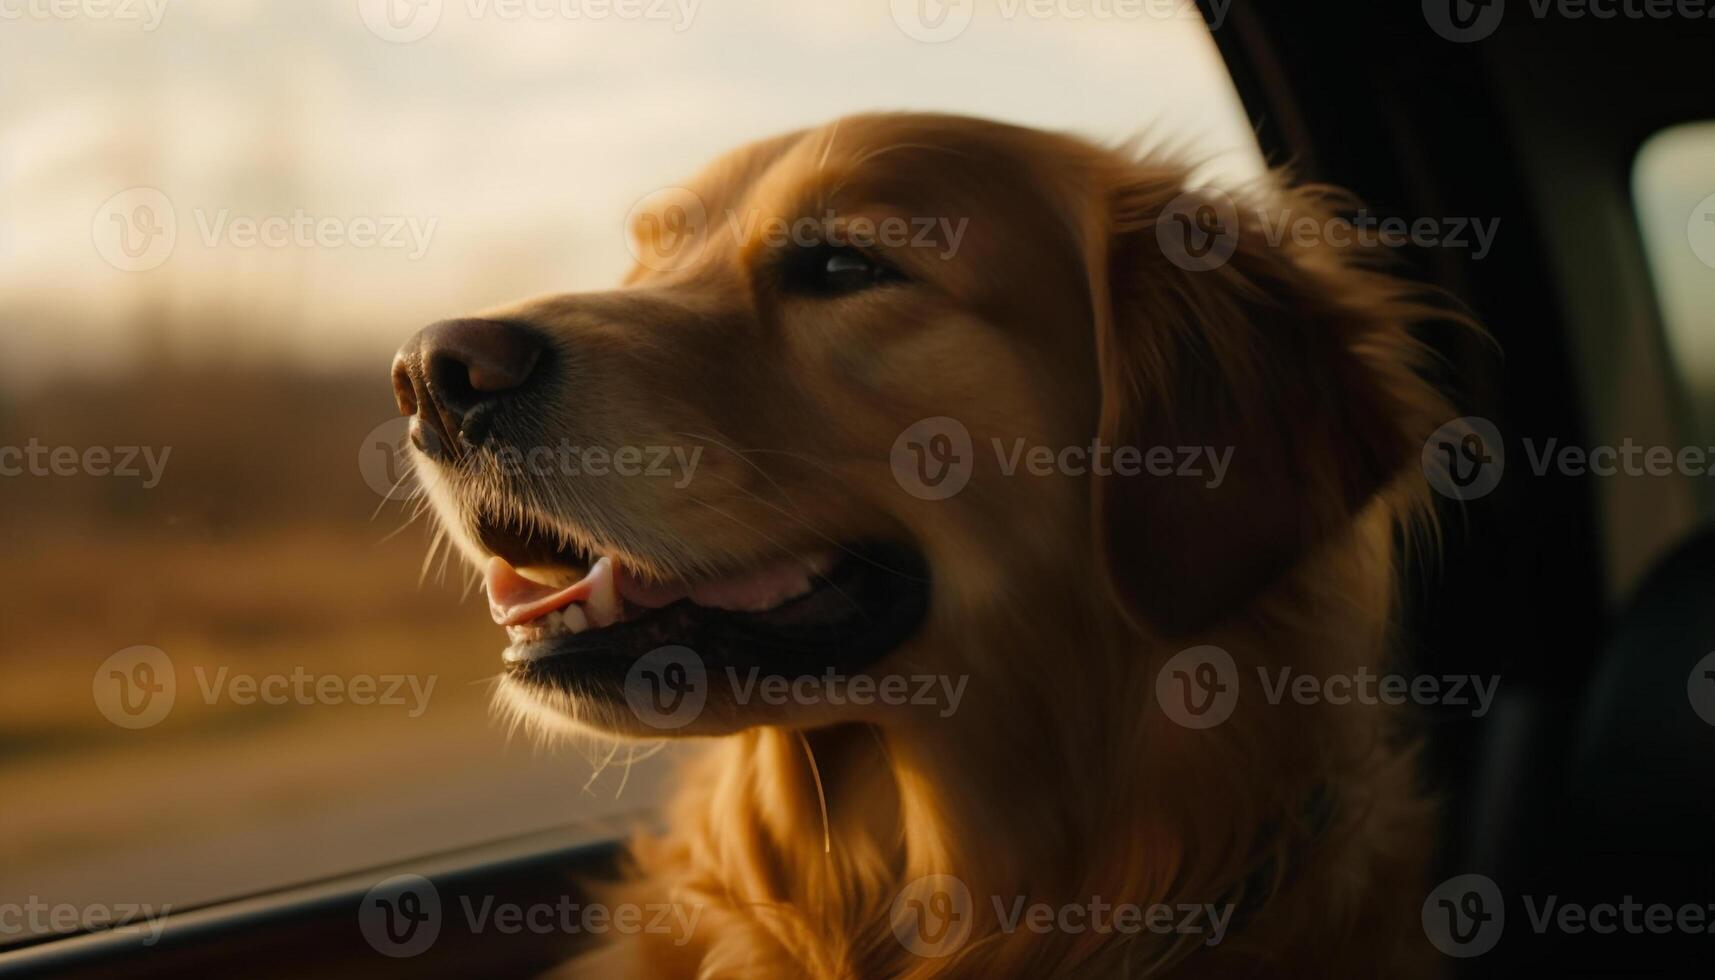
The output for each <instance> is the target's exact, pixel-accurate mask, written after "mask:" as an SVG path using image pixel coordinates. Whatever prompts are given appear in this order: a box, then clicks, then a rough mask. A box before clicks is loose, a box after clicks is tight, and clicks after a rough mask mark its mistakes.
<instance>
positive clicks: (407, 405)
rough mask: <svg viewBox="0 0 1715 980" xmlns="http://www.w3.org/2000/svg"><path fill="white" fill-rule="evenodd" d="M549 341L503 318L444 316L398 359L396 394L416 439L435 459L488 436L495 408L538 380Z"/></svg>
mask: <svg viewBox="0 0 1715 980" xmlns="http://www.w3.org/2000/svg"><path fill="white" fill-rule="evenodd" d="M547 346H548V341H547V338H546V337H545V336H543V335H542V334H541V333H539V332H537V331H536V330H534V329H532V328H530V327H528V326H525V325H524V324H520V323H513V322H510V321H504V320H483V319H462V320H442V321H441V322H439V323H434V324H430V325H429V326H427V327H424V328H423V329H422V330H420V331H418V333H417V335H416V336H414V337H412V338H411V339H410V340H408V341H406V342H405V345H404V346H403V347H401V348H399V352H398V353H397V354H395V355H394V357H393V394H394V397H395V398H396V399H397V400H398V402H399V411H400V413H401V414H404V415H407V416H411V417H412V419H411V428H410V432H411V442H412V444H413V445H415V446H416V447H417V448H418V449H420V450H422V451H423V452H424V453H426V454H428V455H429V456H431V457H434V458H436V459H443V460H444V459H448V458H451V457H454V456H456V455H458V453H459V451H460V447H461V445H476V444H479V443H481V442H482V439H483V434H484V431H485V430H486V428H487V421H488V419H489V416H491V415H492V409H493V408H495V407H496V406H497V405H498V404H499V403H500V402H502V401H504V400H505V399H506V398H509V397H514V396H516V395H517V394H519V393H521V392H522V391H524V390H525V389H527V388H528V387H529V386H530V384H531V383H532V382H533V381H537V380H539V378H540V376H541V374H542V371H543V365H542V360H543V353H544V351H546V349H547Z"/></svg>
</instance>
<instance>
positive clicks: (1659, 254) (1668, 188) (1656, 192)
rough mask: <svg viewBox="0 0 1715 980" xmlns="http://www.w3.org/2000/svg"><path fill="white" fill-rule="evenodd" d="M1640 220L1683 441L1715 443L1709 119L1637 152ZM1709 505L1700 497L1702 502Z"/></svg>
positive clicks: (1714, 202) (1714, 239)
mask: <svg viewBox="0 0 1715 980" xmlns="http://www.w3.org/2000/svg"><path fill="white" fill-rule="evenodd" d="M1632 190H1633V195H1634V197H1635V198H1636V201H1637V209H1638V223H1639V225H1640V226H1641V228H1642V229H1643V238H1644V248H1645V251H1646V253H1647V254H1648V256H1649V265H1650V274H1651V277H1652V278H1653V280H1654V282H1655V288H1656V294H1657V300H1658V302H1659V304H1660V308H1661V316H1662V323H1663V326H1664V328H1665V329H1666V332H1667V344H1668V349H1669V352H1670V354H1671V356H1672V358H1673V363H1674V367H1675V369H1676V371H1677V373H1678V376H1679V379H1680V383H1681V387H1682V390H1683V392H1684V396H1685V402H1686V406H1685V407H1686V410H1687V411H1688V412H1689V414H1690V418H1689V419H1688V420H1687V421H1688V423H1689V424H1690V425H1691V426H1692V431H1691V432H1690V433H1688V436H1690V438H1688V440H1687V441H1688V442H1696V443H1697V444H1699V445H1712V444H1715V443H1712V442H1711V440H1715V122H1702V123H1694V124H1691V125H1685V126H1676V127H1674V128H1673V129H1669V130H1667V131H1665V132H1662V133H1660V134H1658V135H1656V136H1655V137H1654V138H1652V139H1651V140H1650V141H1649V142H1648V143H1646V144H1644V147H1643V149H1642V150H1641V151H1639V153H1638V158H1637V165H1636V167H1635V168H1634V171H1633V175H1632ZM1708 503H1709V499H1708V497H1707V495H1705V505H1707V504H1708Z"/></svg>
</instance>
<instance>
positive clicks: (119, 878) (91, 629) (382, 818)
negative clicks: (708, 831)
mask: <svg viewBox="0 0 1715 980" xmlns="http://www.w3.org/2000/svg"><path fill="white" fill-rule="evenodd" d="M394 414H395V413H394V409H393V407H392V404H391V398H390V396H389V393H388V390H387V385H386V381H385V375H384V371H383V370H381V369H377V370H376V371H374V372H370V373H366V374H361V375H349V376H336V375H295V374H282V373H270V372H266V371H259V370H242V369H240V370H232V369H225V370H206V369H198V368H194V367H187V366H183V365H178V364H175V363H172V362H171V361H168V360H157V361H156V362H155V363H151V364H149V365H148V366H147V368H146V369H145V370H141V371H138V372H136V373H134V374H128V375H127V376H126V377H124V378H122V379H109V380H95V379H85V380H81V381H57V382H55V383H52V384H44V385H39V386H37V387H36V388H35V389H34V390H33V391H31V392H24V393H16V392H15V393H13V394H11V395H10V396H7V395H0V446H7V445H24V444H26V443H27V442H28V441H29V440H30V439H31V438H32V437H33V438H35V439H37V440H39V441H40V442H41V443H43V444H46V445H55V446H58V445H65V446H73V447H78V448H80V449H81V448H85V447H89V446H124V445H150V446H156V447H163V446H171V447H172V454H171V456H170V457H168V462H167V465H166V467H165V470H164V474H163V479H162V481H161V483H160V485H159V486H158V487H155V488H154V489H148V490H146V489H143V487H142V485H141V483H142V480H141V479H135V478H133V479H126V478H121V477H92V476H75V477H57V476H22V477H10V478H0V549H3V554H4V560H3V561H0V903H4V902H10V901H19V902H22V901H25V900H27V899H29V898H31V897H36V898H39V899H40V900H42V901H46V902H71V903H74V904H88V903H92V902H102V903H113V902H121V901H136V902H149V903H152V904H155V905H159V904H162V903H173V904H174V905H177V906H184V905H188V904H192V903H197V902H203V901H207V900H210V899H214V898H220V897H225V896H231V895H236V894H240V893H246V892H252V891H256V890H259V889H265V888H269V887H275V886H279V885H283V884H288V883H292V882H297V881H302V880H307V879H312V878H315V877H318V876H325V875H329V874H333V873H336V872H340V871H345V870H350V869H352V868H356V867H363V866H368V865H373V864H377V863H381V862H387V861H392V860H397V859H402V858H407V857H411V856H414V855H418V854H424V853H430V852H434V851H437V850H444V849H446V848H449V847H453V846H458V845H463V844H471V843H477V842H481V841H486V840H491V839H495V838H499V837H504V836H507V835H510V834H515V833H522V832H527V831H532V830H538V829H541V828H545V827H551V826H557V825H561V824H565V823H568V822H573V821H577V820H584V819H590V818H594V817H598V816H601V815H604V814H613V813H616V812H621V811H626V810H631V809H635V808H637V807H639V806H642V805H645V804H647V802H648V801H649V800H650V799H651V797H652V796H653V795H654V793H655V792H657V788H658V784H659V771H660V766H659V763H658V762H657V763H656V764H654V765H649V766H639V767H637V771H635V772H633V773H632V774H631V775H630V778H629V782H628V785H627V787H626V789H625V793H624V795H623V796H622V797H617V798H616V790H617V789H618V787H619V783H620V780H621V778H622V773H621V772H620V768H622V767H620V768H614V769H611V770H609V771H608V772H606V773H604V774H603V775H602V777H601V778H600V779H599V780H597V781H596V782H595V783H594V784H593V785H591V786H590V787H589V788H588V789H587V790H586V789H585V787H584V784H585V782H586V781H587V780H588V779H589V777H590V776H591V774H592V772H593V767H592V766H591V765H590V764H589V763H588V762H586V761H585V760H584V759H583V758H581V757H579V756H578V755H576V754H573V753H571V752H559V753H555V752H551V751H546V750H543V749H541V748H539V747H538V746H536V745H535V744H534V742H533V741H532V740H531V739H530V738H529V737H528V736H525V735H519V736H517V737H515V738H510V739H509V737H508V733H507V732H505V731H503V730H502V729H501V728H500V727H499V725H498V724H497V723H495V722H493V721H491V720H490V718H489V714H488V710H487V705H488V698H489V693H490V684H489V681H490V678H492V676H493V675H494V673H495V671H496V668H497V667H498V662H499V659H498V658H499V651H500V647H501V645H502V641H501V637H500V634H499V631H498V630H497V629H496V628H495V627H494V626H493V625H492V624H491V623H490V622H488V617H487V615H486V610H485V609H484V607H483V605H482V603H481V602H480V601H478V600H477V599H476V598H472V597H466V596H465V591H466V590H465V589H464V579H463V576H462V570H461V569H456V568H455V569H453V570H451V572H450V573H449V574H448V576H447V579H446V581H444V582H443V581H440V580H438V578H437V577H436V576H435V575H433V574H431V575H430V576H429V578H428V581H427V582H425V583H424V584H423V585H422V587H420V588H419V586H418V584H417V583H418V576H419V570H420V566H421V564H422V558H423V555H424V552H425V550H426V542H427V536H426V533H425V532H424V530H423V529H422V528H421V527H415V526H414V527H410V528H406V529H405V530H403V531H400V527H401V525H402V524H403V523H404V520H405V514H406V511H405V508H404V505H402V504H400V503H392V502H384V500H383V498H382V497H381V496H379V495H378V494H377V493H376V492H375V491H374V490H372V489H371V488H370V487H369V486H368V485H367V484H366V483H365V481H364V479H363V477H362V475H361V473H360V470H359V466H358V455H359V452H360V450H362V449H363V448H364V442H365V438H366V436H367V434H368V433H370V432H371V430H372V429H373V428H374V427H375V426H376V425H377V424H379V423H382V422H385V421H387V420H388V419H389V418H391V417H392V416H393V415H394ZM378 507H379V509H380V511H379V514H378V515H377V516H374V518H373V520H372V519H371V518H372V515H376V512H377V509H378ZM395 532H399V533H397V534H395ZM461 599H462V600H463V601H461ZM139 644H145V645H149V646H154V647H158V648H160V649H161V650H163V651H165V652H166V653H167V655H168V656H169V657H170V658H171V661H172V665H173V668H174V670H175V673H176V675H177V678H178V690H177V697H176V701H175V704H174V707H173V709H172V711H171V713H170V714H169V715H168V717H167V718H166V719H165V720H164V721H162V722H161V723H160V724H158V725H155V726H153V727H149V728H145V729H140V730H127V729H123V728H120V727H118V726H116V725H115V724H113V723H111V722H110V721H109V720H108V719H107V718H106V717H105V716H104V715H103V714H102V713H101V712H100V710H98V707H97V704H96V700H95V696H94V694H93V687H92V685H93V684H94V681H95V675H96V670H97V667H98V666H99V665H100V664H101V663H102V662H103V661H104V660H105V659H106V658H107V657H109V656H110V655H111V654H113V653H114V652H116V651H118V650H121V649H123V648H127V647H131V646H135V645H139ZM222 667H225V668H227V670H228V675H229V676H230V675H234V674H252V675H269V674H284V675H290V674H291V673H292V672H293V671H294V669H299V668H301V669H302V670H303V671H304V672H306V673H308V674H311V675H318V676H319V675H334V676H337V677H340V678H341V679H342V680H349V679H350V678H351V677H353V676H354V675H359V674H367V675H376V676H381V675H395V674H408V675H414V676H416V677H417V678H418V682H419V686H420V688H419V689H421V686H422V685H426V684H427V683H428V682H429V680H430V678H432V679H433V683H434V687H433V688H432V691H431V692H430V695H429V698H428V700H427V702H426V708H425V710H423V711H422V712H421V714H420V715H419V716H417V717H411V716H410V712H411V710H412V709H411V706H410V704H409V702H410V701H411V699H412V696H411V694H410V693H409V692H410V689H409V688H408V687H407V688H404V689H403V691H404V697H405V700H406V702H407V704H405V705H381V704H375V705H366V706H359V705H352V704H349V703H348V704H342V705H329V704H319V703H315V704H308V705H304V704H297V703H290V704H284V705H267V704H251V705H240V704H235V703H233V701H234V699H233V698H231V697H230V696H226V695H225V693H224V692H223V694H222V696H220V697H217V698H216V700H215V701H214V703H212V704H211V703H207V702H206V701H205V696H204V692H203V684H202V683H201V682H200V681H199V677H198V675H197V670H198V668H201V669H202V671H203V673H202V675H201V679H202V681H210V682H212V679H213V678H214V677H215V676H216V672H217V671H218V670H219V669H220V668H222ZM621 757H622V758H623V753H622V754H621ZM7 938H9V937H6V936H0V943H3V942H5V941H6V939H7Z"/></svg>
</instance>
